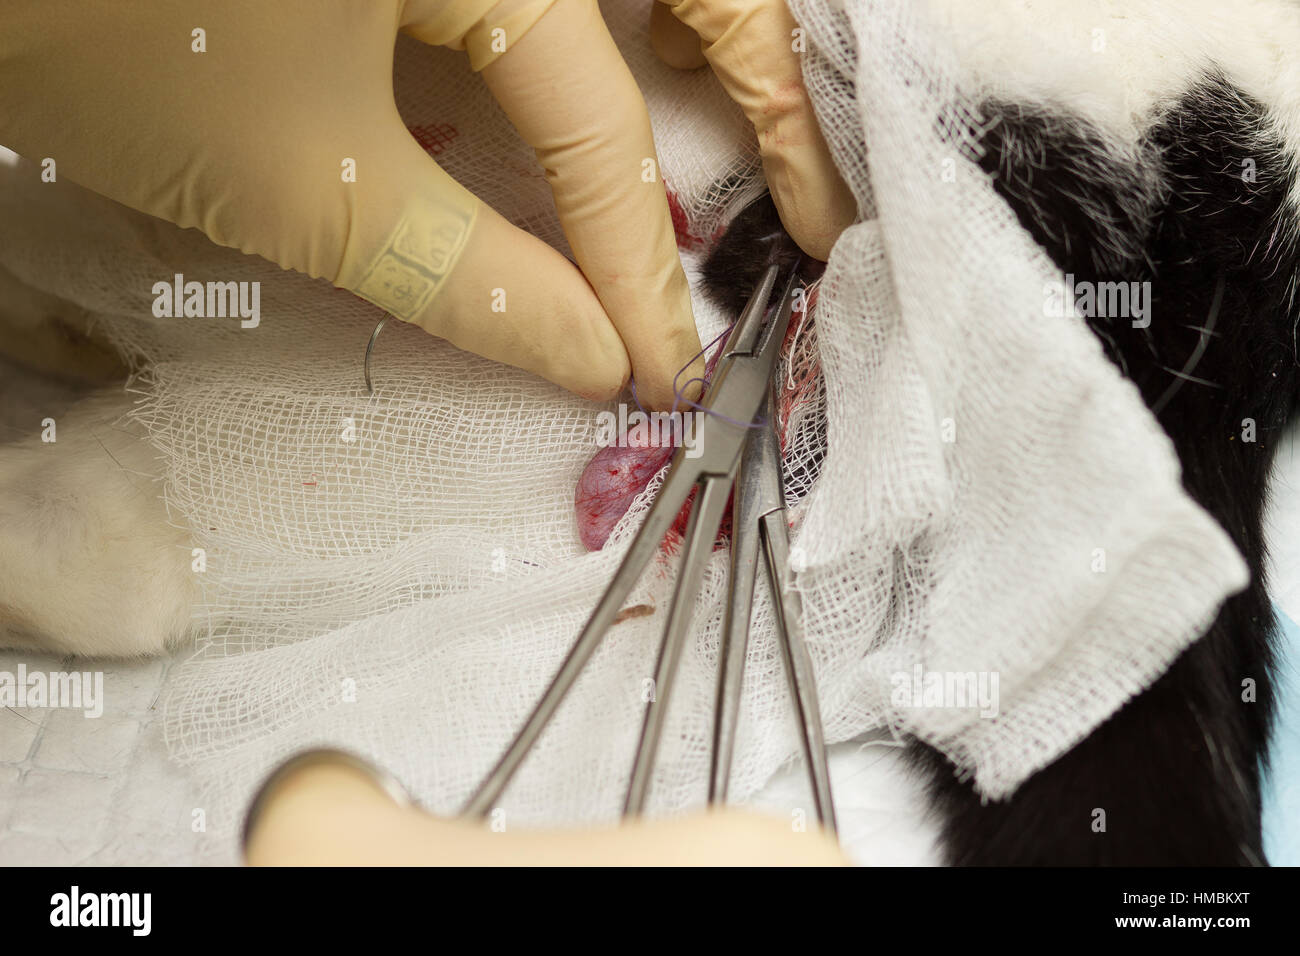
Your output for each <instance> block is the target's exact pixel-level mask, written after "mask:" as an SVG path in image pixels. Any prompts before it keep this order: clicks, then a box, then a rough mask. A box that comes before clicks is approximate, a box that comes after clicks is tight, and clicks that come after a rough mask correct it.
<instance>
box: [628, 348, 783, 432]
mask: <svg viewBox="0 0 1300 956" xmlns="http://www.w3.org/2000/svg"><path fill="white" fill-rule="evenodd" d="M735 327H736V323H735V322H732V323H731V324H730V325H728V326H727V327H726V328H725V329H723V330H722V331H721V332H720V333H718V335H717V336H716V337H715V338H714V339H713V340H712V341H710V342H709V343H708V344H707V345H705V346H704V347H703V348H702V349H700V350H699V351H698V352H696V353H695V354H694V355H692V356H691V358H690V361H688V362H687V363H686V364H685V365H683V366H682V367H681V368H680V369H678V370H677V374H676V375H674V376H673V396H674V397H675V398H676V399H677V404H678V405H689V406H690V407H691V408H694V409H696V410H697V411H701V412H704V414H706V415H712V416H713V417H714V418H717V419H720V420H721V421H724V422H727V423H729V424H732V425H735V426H736V427H737V428H762V427H763V426H764V425H765V424H766V422H764V421H763V420H762V419H759V420H758V421H753V422H742V421H739V420H737V419H735V418H731V417H729V416H727V415H722V414H720V413H718V412H715V411H714V410H713V409H711V408H706V407H705V406H703V405H701V404H700V403H699V402H693V401H691V400H690V399H689V398H687V397H686V393H685V390H686V389H687V388H689V387H690V386H691V385H692V384H693V383H695V382H699V383H700V384H701V385H703V386H706V387H707V386H708V384H709V380H710V379H711V378H712V377H713V372H714V370H715V369H716V368H717V363H718V358H719V357H720V355H721V354H722V353H721V350H719V351H718V353H717V354H715V355H714V356H713V357H712V358H710V359H709V360H708V361H707V362H706V363H705V365H704V376H705V377H704V378H699V377H696V378H690V379H687V380H686V381H685V382H683V383H681V384H680V385H679V384H678V380H679V379H680V378H681V377H682V373H683V372H685V371H686V370H687V369H688V368H690V367H691V366H692V365H694V364H695V360H696V359H698V358H699V357H700V356H702V355H704V354H705V353H706V352H708V351H709V349H711V348H713V347H714V346H715V345H717V344H718V343H719V342H721V341H722V340H723V339H725V338H726V337H727V336H728V335H730V334H731V330H732V329H734V328H735ZM628 383H629V384H630V385H631V387H632V401H634V402H636V407H637V408H638V409H639V410H640V412H641V414H642V415H648V414H649V413H648V412H647V411H646V410H645V406H644V405H642V404H641V400H640V399H639V398H637V395H636V379H634V378H632V379H629V380H628Z"/></svg>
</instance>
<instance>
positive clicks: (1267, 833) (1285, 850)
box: [1264, 605, 1300, 866]
mask: <svg viewBox="0 0 1300 956" xmlns="http://www.w3.org/2000/svg"><path fill="white" fill-rule="evenodd" d="M1274 610H1275V611H1276V612H1277V619H1278V623H1279V625H1280V629H1281V635H1280V636H1281V640H1280V641H1279V651H1280V653H1279V655H1278V669H1277V703H1278V709H1277V724H1276V725H1275V726H1274V728H1273V746H1272V763H1271V767H1270V770H1269V774H1268V777H1267V779H1265V781H1264V855H1265V856H1267V857H1268V862H1269V863H1271V864H1272V865H1273V866H1300V626H1297V625H1296V622H1295V621H1293V620H1291V618H1289V617H1287V615H1286V614H1285V613H1284V612H1283V611H1282V609H1281V608H1279V607H1277V606H1276V605H1274Z"/></svg>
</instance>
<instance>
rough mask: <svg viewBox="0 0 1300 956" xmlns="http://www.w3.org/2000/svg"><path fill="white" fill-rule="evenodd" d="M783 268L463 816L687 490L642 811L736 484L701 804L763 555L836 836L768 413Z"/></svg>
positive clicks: (621, 596)
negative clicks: (695, 429)
mask: <svg viewBox="0 0 1300 956" xmlns="http://www.w3.org/2000/svg"><path fill="white" fill-rule="evenodd" d="M781 272H782V270H781V267H780V265H777V264H773V265H769V266H768V268H767V269H766V271H765V272H764V273H763V277H762V279H761V280H760V282H759V284H758V287H757V289H756V290H755V291H754V294H753V295H752V296H751V297H750V300H749V304H748V305H747V306H746V307H745V310H744V312H743V313H742V314H741V316H740V318H739V319H738V320H737V322H736V325H735V327H734V328H733V329H732V331H731V334H730V336H729V337H728V339H727V343H726V345H725V346H724V348H723V354H722V358H721V359H720V360H719V362H718V365H717V369H716V371H715V373H714V376H713V380H712V382H711V383H710V385H709V387H708V390H707V392H706V394H705V395H704V398H703V399H702V405H703V407H704V409H705V410H706V412H707V414H706V415H705V419H704V422H703V424H702V425H701V429H700V434H699V435H698V441H697V450H699V451H700V454H699V455H698V457H694V458H689V457H687V456H686V455H685V454H684V452H683V450H682V449H681V448H679V449H678V450H677V452H676V453H675V454H674V456H673V460H672V463H671V465H670V466H669V469H668V473H667V475H666V477H665V478H664V482H663V485H662V487H661V488H660V491H659V495H658V497H657V498H656V499H655V502H654V504H653V505H652V506H651V507H650V510H649V511H648V512H647V514H646V516H645V520H644V521H643V522H642V524H641V528H640V529H639V530H638V531H637V534H636V537H635V538H634V539H633V541H632V544H631V546H630V548H629V549H628V553H627V555H626V557H624V559H623V562H622V564H620V565H619V568H618V570H617V571H616V572H615V574H614V578H613V580H611V581H610V583H609V586H608V587H607V588H606V589H605V593H604V595H602V597H601V599H600V601H599V603H598V604H597V605H596V608H595V610H594V611H592V614H591V617H590V618H588V620H587V623H586V625H585V626H584V627H583V629H582V633H581V634H579V635H578V639H577V641H576V642H575V643H574V645H573V648H572V649H571V650H570V651H569V654H568V656H567V657H566V658H565V659H564V662H563V663H562V664H561V665H560V669H559V671H558V673H557V674H556V675H555V678H554V679H553V680H552V682H551V684H550V686H549V687H548V688H547V689H546V692H545V693H544V694H543V695H542V698H541V700H539V701H538V703H537V706H536V707H535V708H534V709H533V712H532V713H531V714H530V715H529V717H528V719H527V721H525V723H524V726H523V728H522V729H521V730H520V731H519V734H518V735H517V736H516V737H515V739H514V740H513V741H512V742H511V744H510V746H509V747H508V748H507V749H506V751H505V753H504V754H503V755H502V756H501V759H500V760H499V761H498V762H497V764H496V766H495V767H493V768H492V770H491V772H490V773H489V774H488V775H487V777H486V779H485V780H484V781H483V783H482V784H481V785H480V786H479V789H478V791H477V792H476V793H475V794H474V795H473V796H472V797H471V798H470V800H469V803H468V804H467V805H466V806H465V809H464V813H465V814H466V815H472V816H483V815H485V814H487V813H488V812H489V811H490V810H491V809H492V808H493V806H494V805H496V803H497V801H498V800H499V798H500V797H501V794H502V793H503V792H504V791H505V788H506V787H507V786H508V785H509V783H510V780H511V779H512V778H513V776H514V774H515V772H516V771H517V770H518V769H519V766H520V765H521V764H522V763H523V761H524V759H525V758H526V757H527V756H528V753H529V752H530V751H531V749H532V747H533V745H534V744H535V743H536V742H537V739H538V738H539V737H540V736H541V734H542V731H543V730H545V728H546V725H547V723H548V722H549V721H550V719H551V717H552V716H553V715H554V714H555V712H556V710H557V709H558V708H559V706H560V703H561V701H563V699H564V696H565V694H567V693H568V691H569V689H570V688H571V687H572V686H573V683H574V682H575V681H576V680H577V678H578V675H579V673H581V671H582V668H583V667H584V666H586V664H587V661H588V660H589V659H590V658H591V655H592V653H593V652H594V651H595V649H596V647H597V645H598V644H599V643H600V641H601V638H603V637H604V635H605V633H606V631H608V630H609V628H610V626H611V625H612V624H613V623H614V622H615V620H616V619H617V617H618V614H619V611H620V609H621V608H622V606H623V602H624V601H625V600H626V599H627V597H628V595H629V594H630V593H631V591H632V588H633V586H634V585H635V583H636V581H637V579H638V578H639V577H640V576H641V573H642V572H643V571H644V570H645V567H646V565H647V564H648V563H649V562H650V560H651V559H652V558H653V557H654V555H655V554H656V553H657V552H658V550H659V546H660V544H661V542H662V540H663V537H664V535H665V534H666V533H667V531H668V529H669V528H670V527H671V526H672V524H673V521H674V519H675V518H676V517H677V515H678V513H679V512H680V511H681V508H682V505H684V504H685V503H686V500H687V498H688V497H689V496H690V494H691V492H692V491H693V490H694V491H697V495H696V498H695V502H694V505H693V507H692V509H691V516H690V522H689V524H688V526H687V529H686V537H685V541H684V547H683V550H684V552H685V556H684V558H683V560H682V568H681V571H680V573H679V574H678V577H677V586H676V588H675V590H674V592H673V598H672V602H671V604H670V607H669V612H668V622H667V624H666V625H665V627H664V637H663V642H662V644H661V645H660V649H659V659H658V663H657V664H656V667H655V689H656V694H655V699H654V700H653V701H651V702H650V703H649V704H648V705H647V707H646V712H645V719H644V723H643V724H642V727H641V737H640V742H639V744H638V746H637V752H636V758H635V760H634V762H633V765H632V779H631V783H630V785H629V787H628V792H627V800H626V802H625V804H624V814H625V815H629V816H635V815H639V814H640V813H641V812H642V810H643V809H644V808H645V803H646V797H647V795H648V793H649V789H650V781H651V778H652V777H653V774H654V766H655V756H656V753H657V752H658V745H659V739H660V736H661V735H662V733H663V727H664V718H665V716H666V714H667V712H668V705H669V701H670V699H671V696H672V689H673V682H674V677H675V675H676V673H677V669H678V664H679V662H680V660H681V655H682V650H683V648H684V646H685V643H686V630H687V626H688V624H689V620H690V612H691V609H692V608H693V607H694V605H695V600H696V597H697V596H698V594H699V588H700V582H701V579H702V576H703V572H704V567H705V565H706V564H707V562H708V560H709V557H710V555H711V554H712V551H713V542H714V540H715V539H716V537H717V533H718V527H719V525H720V524H721V523H722V517H723V514H724V513H725V511H726V508H727V501H728V500H729V499H730V498H731V492H732V488H733V486H734V487H735V503H734V511H733V519H734V520H733V528H734V533H733V542H732V551H731V579H730V583H729V587H730V590H729V594H728V599H727V613H726V621H725V626H724V631H723V642H722V648H721V653H720V655H719V672H718V683H717V691H716V695H715V721H714V741H713V758H712V769H711V773H710V781H709V800H710V802H711V803H713V802H724V801H725V800H726V794H727V782H728V779H729V777H730V770H731V761H732V754H733V752H734V749H735V747H734V744H735V734H736V724H737V722H738V719H739V709H740V692H741V685H742V681H743V676H744V674H743V668H744V662H745V652H746V648H747V646H748V641H749V627H750V613H751V610H752V607H753V598H754V585H755V581H756V577H757V571H758V563H759V558H760V555H761V556H762V561H763V564H764V565H765V566H766V568H767V572H768V580H769V582H770V583H771V585H772V592H773V598H774V600H773V605H774V607H775V609H776V617H777V625H778V628H777V630H778V640H779V643H780V646H781V653H782V657H783V659H784V662H785V668H786V674H787V677H788V679H789V681H790V686H791V689H792V692H793V693H792V696H793V698H794V704H795V712H796V717H797V719H798V724H799V731H800V740H801V744H802V748H803V755H804V760H805V762H806V764H807V767H808V772H809V777H810V780H811V783H812V789H813V796H814V799H815V802H816V806H817V816H818V819H819V820H820V821H821V823H822V824H823V825H824V826H825V827H826V828H827V829H829V830H830V831H832V832H834V830H835V811H834V807H833V805H832V802H831V789H830V775H829V772H828V769H827V762H826V746H825V740H824V738H823V735H822V726H821V715H820V711H819V708H818V704H817V690H816V686H815V683H814V680H813V670H812V662H811V660H810V658H809V656H808V651H807V648H806V646H805V644H804V640H803V630H802V613H801V610H802V609H801V607H800V603H799V597H798V594H797V593H796V592H794V591H793V590H792V588H791V587H790V581H789V549H790V542H789V526H788V524H787V522H786V512H785V496H784V491H783V489H782V485H781V449H780V442H779V439H778V438H777V434H776V429H775V420H774V414H773V411H774V408H775V402H774V401H773V397H772V376H773V372H774V370H775V367H776V360H777V356H778V355H779V353H780V351H781V346H782V343H783V342H784V341H785V335H786V330H787V329H788V328H789V325H790V316H791V314H792V313H793V312H794V311H795V307H796V305H797V304H798V303H801V302H802V301H803V289H802V287H801V286H800V283H799V263H796V264H795V265H794V267H792V268H790V269H788V270H787V274H786V276H785V281H784V285H783V286H782V292H781V295H780V298H779V299H778V300H777V301H776V302H775V303H773V304H772V306H771V307H769V305H768V303H769V300H771V298H772V292H773V290H774V289H775V287H776V284H777V281H778V278H780V277H781Z"/></svg>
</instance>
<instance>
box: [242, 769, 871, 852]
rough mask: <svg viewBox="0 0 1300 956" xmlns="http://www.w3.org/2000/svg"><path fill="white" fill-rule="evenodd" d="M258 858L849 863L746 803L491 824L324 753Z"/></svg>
mask: <svg viewBox="0 0 1300 956" xmlns="http://www.w3.org/2000/svg"><path fill="white" fill-rule="evenodd" d="M245 857H246V859H247V861H248V863H249V864H250V865H253V866H845V865H848V860H847V859H846V858H845V856H844V855H843V853H842V852H841V851H840V849H839V847H838V846H837V845H836V844H835V841H834V840H833V839H831V838H830V837H829V836H827V835H826V834H825V833H824V832H823V831H821V830H820V829H816V828H814V829H811V830H808V831H806V832H795V831H794V830H793V829H792V827H791V825H790V821H789V820H782V819H781V818H779V817H771V816H763V815H759V814H756V813H750V812H746V811H743V810H711V811H705V812H699V813H695V814H692V815H690V816H687V817H682V818H679V819H674V820H650V821H636V822H631V823H625V824H623V825H622V826H618V827H603V828H600V829H589V830H569V831H563V830H551V831H545V830H516V829H515V828H513V827H509V826H507V828H506V829H505V831H504V832H493V831H492V830H490V829H489V828H488V827H487V826H485V825H484V824H483V823H481V822H479V821H475V820H446V819H442V818H440V817H435V816H431V815H430V814H427V813H424V812H423V811H421V810H419V809H417V808H415V807H412V806H410V805H405V804H404V803H402V802H399V801H396V800H394V795H393V794H392V793H391V792H387V791H385V790H384V789H383V787H381V786H379V785H377V784H376V782H375V781H374V779H372V778H370V777H368V776H367V774H366V773H365V772H362V771H358V770H357V769H356V768H354V767H350V766H347V765H345V764H339V763H331V762H329V761H325V762H322V763H316V764H313V765H309V766H305V767H302V768H299V769H295V770H292V771H291V772H288V773H286V774H285V775H284V776H283V777H282V778H281V779H279V780H277V781H276V782H275V783H274V785H273V788H272V790H271V791H270V792H269V793H267V794H266V795H265V796H264V797H263V800H262V806H261V807H260V808H259V811H258V813H257V815H256V818H255V819H254V820H253V821H252V824H251V827H250V831H249V833H248V834H247V844H246V846H245Z"/></svg>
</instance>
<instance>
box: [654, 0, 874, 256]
mask: <svg viewBox="0 0 1300 956" xmlns="http://www.w3.org/2000/svg"><path fill="white" fill-rule="evenodd" d="M795 26H796V24H795V20H794V17H792V16H791V15H790V11H789V10H788V9H787V7H786V5H785V0H656V3H655V5H654V7H653V8H652V14H651V21H650V36H651V43H652V44H653V46H654V49H655V52H657V53H658V54H659V56H660V58H661V59H662V60H664V62H666V63H668V64H669V65H670V66H675V67H678V68H679V69H691V68H694V67H698V66H702V65H703V64H704V63H705V62H706V61H707V62H708V63H709V64H710V65H712V67H713V72H714V74H715V75H716V76H717V77H718V80H719V81H720V82H721V83H722V86H723V89H725V90H726V91H727V93H728V94H729V95H730V96H731V98H732V99H733V100H735V101H736V102H737V103H738V104H739V105H740V108H741V109H742V110H744V112H745V115H746V116H747V117H748V118H749V121H750V122H751V123H753V124H754V129H755V131H756V132H757V133H758V144H759V149H760V151H761V153H762V156H763V172H764V173H765V174H766V176H767V184H768V187H769V188H770V189H771V192H772V199H773V201H775V203H776V208H777V212H779V213H780V214H781V222H782V224H783V225H784V226H785V228H786V231H787V232H789V233H790V237H791V238H792V239H794V241H795V242H797V243H798V244H799V246H800V248H802V249H803V251H804V252H806V253H808V254H809V255H810V256H812V257H813V258H815V259H821V260H822V261H825V260H826V258H827V257H828V256H829V255H830V251H831V246H832V245H834V243H835V240H836V239H837V238H839V235H840V233H841V232H843V231H844V230H845V229H846V228H848V227H849V225H851V224H852V222H853V219H854V216H855V215H856V213H857V202H856V201H855V200H854V198H853V194H852V193H851V192H850V191H849V187H848V186H847V185H846V184H845V182H844V180H843V179H842V178H841V177H840V174H839V172H838V171H837V170H836V168H835V164H834V162H833V161H832V160H831V154H830V150H829V149H828V148H827V146H826V140H825V139H824V138H823V137H822V134H821V129H820V127H819V126H818V125H817V117H816V116H815V115H814V113H813V108H812V103H811V102H810V101H809V99H808V93H807V91H806V90H805V89H804V83H803V73H802V72H801V70H800V66H799V54H798V52H796V49H795V43H794V30H795Z"/></svg>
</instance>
